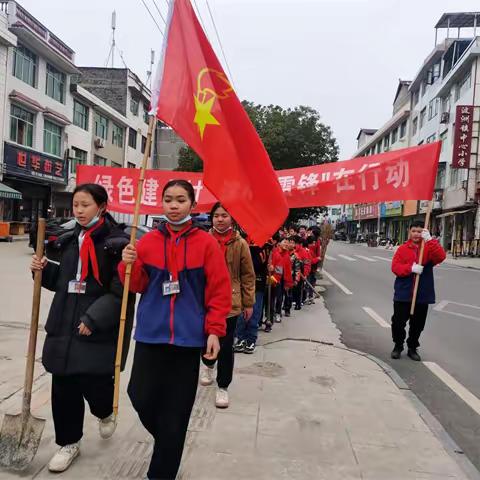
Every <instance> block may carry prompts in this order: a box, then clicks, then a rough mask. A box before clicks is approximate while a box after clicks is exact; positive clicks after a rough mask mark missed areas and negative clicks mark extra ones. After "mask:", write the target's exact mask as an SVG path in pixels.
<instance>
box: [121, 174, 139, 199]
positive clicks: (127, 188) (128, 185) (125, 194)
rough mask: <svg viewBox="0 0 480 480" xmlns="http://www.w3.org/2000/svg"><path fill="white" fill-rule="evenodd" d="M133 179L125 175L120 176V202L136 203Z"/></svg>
mask: <svg viewBox="0 0 480 480" xmlns="http://www.w3.org/2000/svg"><path fill="white" fill-rule="evenodd" d="M132 182H133V180H132V179H131V178H127V177H125V176H123V177H121V178H120V181H119V182H118V184H117V187H118V201H119V203H135V197H134V191H133V184H132Z"/></svg>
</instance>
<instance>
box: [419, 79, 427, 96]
mask: <svg viewBox="0 0 480 480" xmlns="http://www.w3.org/2000/svg"><path fill="white" fill-rule="evenodd" d="M426 91H427V83H426V82H425V80H423V81H422V85H421V87H420V93H421V95H422V97H423V96H424V95H425V92H426Z"/></svg>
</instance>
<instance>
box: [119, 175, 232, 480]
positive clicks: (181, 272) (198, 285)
mask: <svg viewBox="0 0 480 480" xmlns="http://www.w3.org/2000/svg"><path fill="white" fill-rule="evenodd" d="M162 203H163V208H164V212H165V216H164V217H163V221H162V222H161V223H160V224H159V225H158V228H157V230H154V231H152V232H150V233H147V234H146V235H145V236H144V237H142V239H141V240H140V241H139V242H138V244H137V247H134V246H133V245H128V246H127V247H126V248H125V249H124V251H123V257H122V258H123V262H122V263H121V264H120V265H119V272H120V277H121V279H122V280H124V278H125V271H126V265H127V264H132V276H131V283H130V289H131V291H133V292H138V293H141V294H142V298H141V300H140V304H139V306H138V312H137V326H136V330H135V340H136V346H135V356H134V359H133V367H132V374H131V378H130V383H129V385H128V394H129V396H130V399H131V401H132V404H133V407H134V408H135V410H136V411H137V413H138V415H139V417H140V420H141V422H142V424H143V425H144V427H145V428H146V429H147V430H148V432H149V433H150V434H151V435H152V436H153V438H154V441H155V442H154V448H153V454H152V459H151V462H150V467H149V469H148V473H147V476H148V478H149V479H150V480H153V479H162V480H163V479H168V480H173V479H175V478H176V475H177V472H178V470H179V467H180V461H181V458H182V453H183V448H184V443H185V438H186V433H187V427H188V422H189V420H190V415H191V412H192V408H193V404H194V401H195V395H196V391H197V384H198V375H199V365H200V354H201V352H202V350H203V349H205V353H204V357H205V358H206V359H208V360H210V361H214V360H215V359H216V358H217V355H218V352H219V350H220V341H219V337H223V336H224V335H225V332H226V324H225V318H226V317H227V315H228V313H229V312H230V310H231V300H232V295H231V287H230V276H229V274H228V270H227V267H226V265H225V260H224V257H223V255H222V252H221V251H220V248H219V246H218V242H217V241H215V239H214V238H213V237H212V236H211V235H209V234H208V233H207V232H205V231H204V230H202V229H201V228H199V227H197V226H195V224H193V223H192V219H191V211H192V209H193V208H194V206H195V192H194V189H193V187H192V185H191V184H190V183H189V182H187V181H185V180H172V181H170V182H168V183H167V184H166V185H165V188H164V190H163V194H162ZM205 347H206V348H205Z"/></svg>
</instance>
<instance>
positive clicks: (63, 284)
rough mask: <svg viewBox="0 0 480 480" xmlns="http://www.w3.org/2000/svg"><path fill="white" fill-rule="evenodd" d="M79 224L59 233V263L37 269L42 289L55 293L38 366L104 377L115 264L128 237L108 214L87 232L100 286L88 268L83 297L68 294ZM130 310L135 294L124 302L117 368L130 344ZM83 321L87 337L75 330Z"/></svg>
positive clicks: (110, 347) (115, 308)
mask: <svg viewBox="0 0 480 480" xmlns="http://www.w3.org/2000/svg"><path fill="white" fill-rule="evenodd" d="M79 233H80V226H78V225H77V227H76V228H75V230H73V231H72V232H68V233H66V234H64V235H62V236H61V237H60V238H59V239H58V240H57V242H56V248H58V249H59V250H60V254H61V258H60V265H57V264H55V263H51V262H49V263H48V264H47V265H46V267H45V268H44V270H43V275H42V285H43V287H45V288H47V289H48V290H52V291H54V292H55V296H54V297H53V301H52V305H51V307H50V312H49V314H48V318H47V323H46V325H45V330H46V332H47V338H46V339H45V344H44V346H43V358H42V360H43V365H44V367H45V369H46V370H47V371H48V372H50V373H52V374H54V375H76V374H91V375H104V374H105V375H106V374H112V375H113V373H114V370H115V354H116V347H117V339H118V327H119V320H120V308H121V303H122V294H123V286H122V284H121V282H120V279H119V278H118V273H117V265H118V263H119V262H120V260H121V252H122V249H123V248H124V247H125V245H127V243H128V242H129V237H128V235H126V234H125V233H124V232H123V231H122V230H121V228H120V227H119V226H118V225H117V224H116V223H115V222H114V220H113V219H111V217H109V216H108V215H107V216H106V218H105V222H104V224H103V225H102V226H101V227H99V228H98V229H97V230H94V231H93V232H92V235H91V238H92V240H93V243H94V245H95V252H96V256H97V262H98V268H99V272H100V273H99V275H100V281H101V283H102V285H100V284H99V283H98V282H97V281H96V280H95V278H94V276H93V274H92V266H91V264H90V265H89V272H88V276H87V278H86V279H85V280H86V283H87V288H86V293H85V294H75V293H68V283H69V282H70V281H71V280H74V279H75V277H76V274H77V267H78V257H79V251H78V235H79ZM134 310H135V295H134V294H131V295H130V297H129V302H128V309H127V320H126V324H125V340H124V344H123V345H124V346H123V355H122V369H123V368H124V366H125V361H126V358H127V354H128V347H129V345H130V337H131V332H132V326H133V317H134ZM82 322H83V323H84V324H85V325H86V326H87V327H88V328H89V329H90V330H91V331H92V334H91V335H90V336H85V335H80V334H79V333H78V326H79V325H80V323H82Z"/></svg>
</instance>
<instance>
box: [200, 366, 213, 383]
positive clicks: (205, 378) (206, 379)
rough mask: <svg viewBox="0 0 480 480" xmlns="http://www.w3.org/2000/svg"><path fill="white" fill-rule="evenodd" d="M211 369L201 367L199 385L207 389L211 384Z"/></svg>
mask: <svg viewBox="0 0 480 480" xmlns="http://www.w3.org/2000/svg"><path fill="white" fill-rule="evenodd" d="M213 372H214V369H213V368H208V367H203V368H202V371H201V372H200V385H203V386H204V387H208V386H209V385H211V384H212V383H213Z"/></svg>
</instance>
